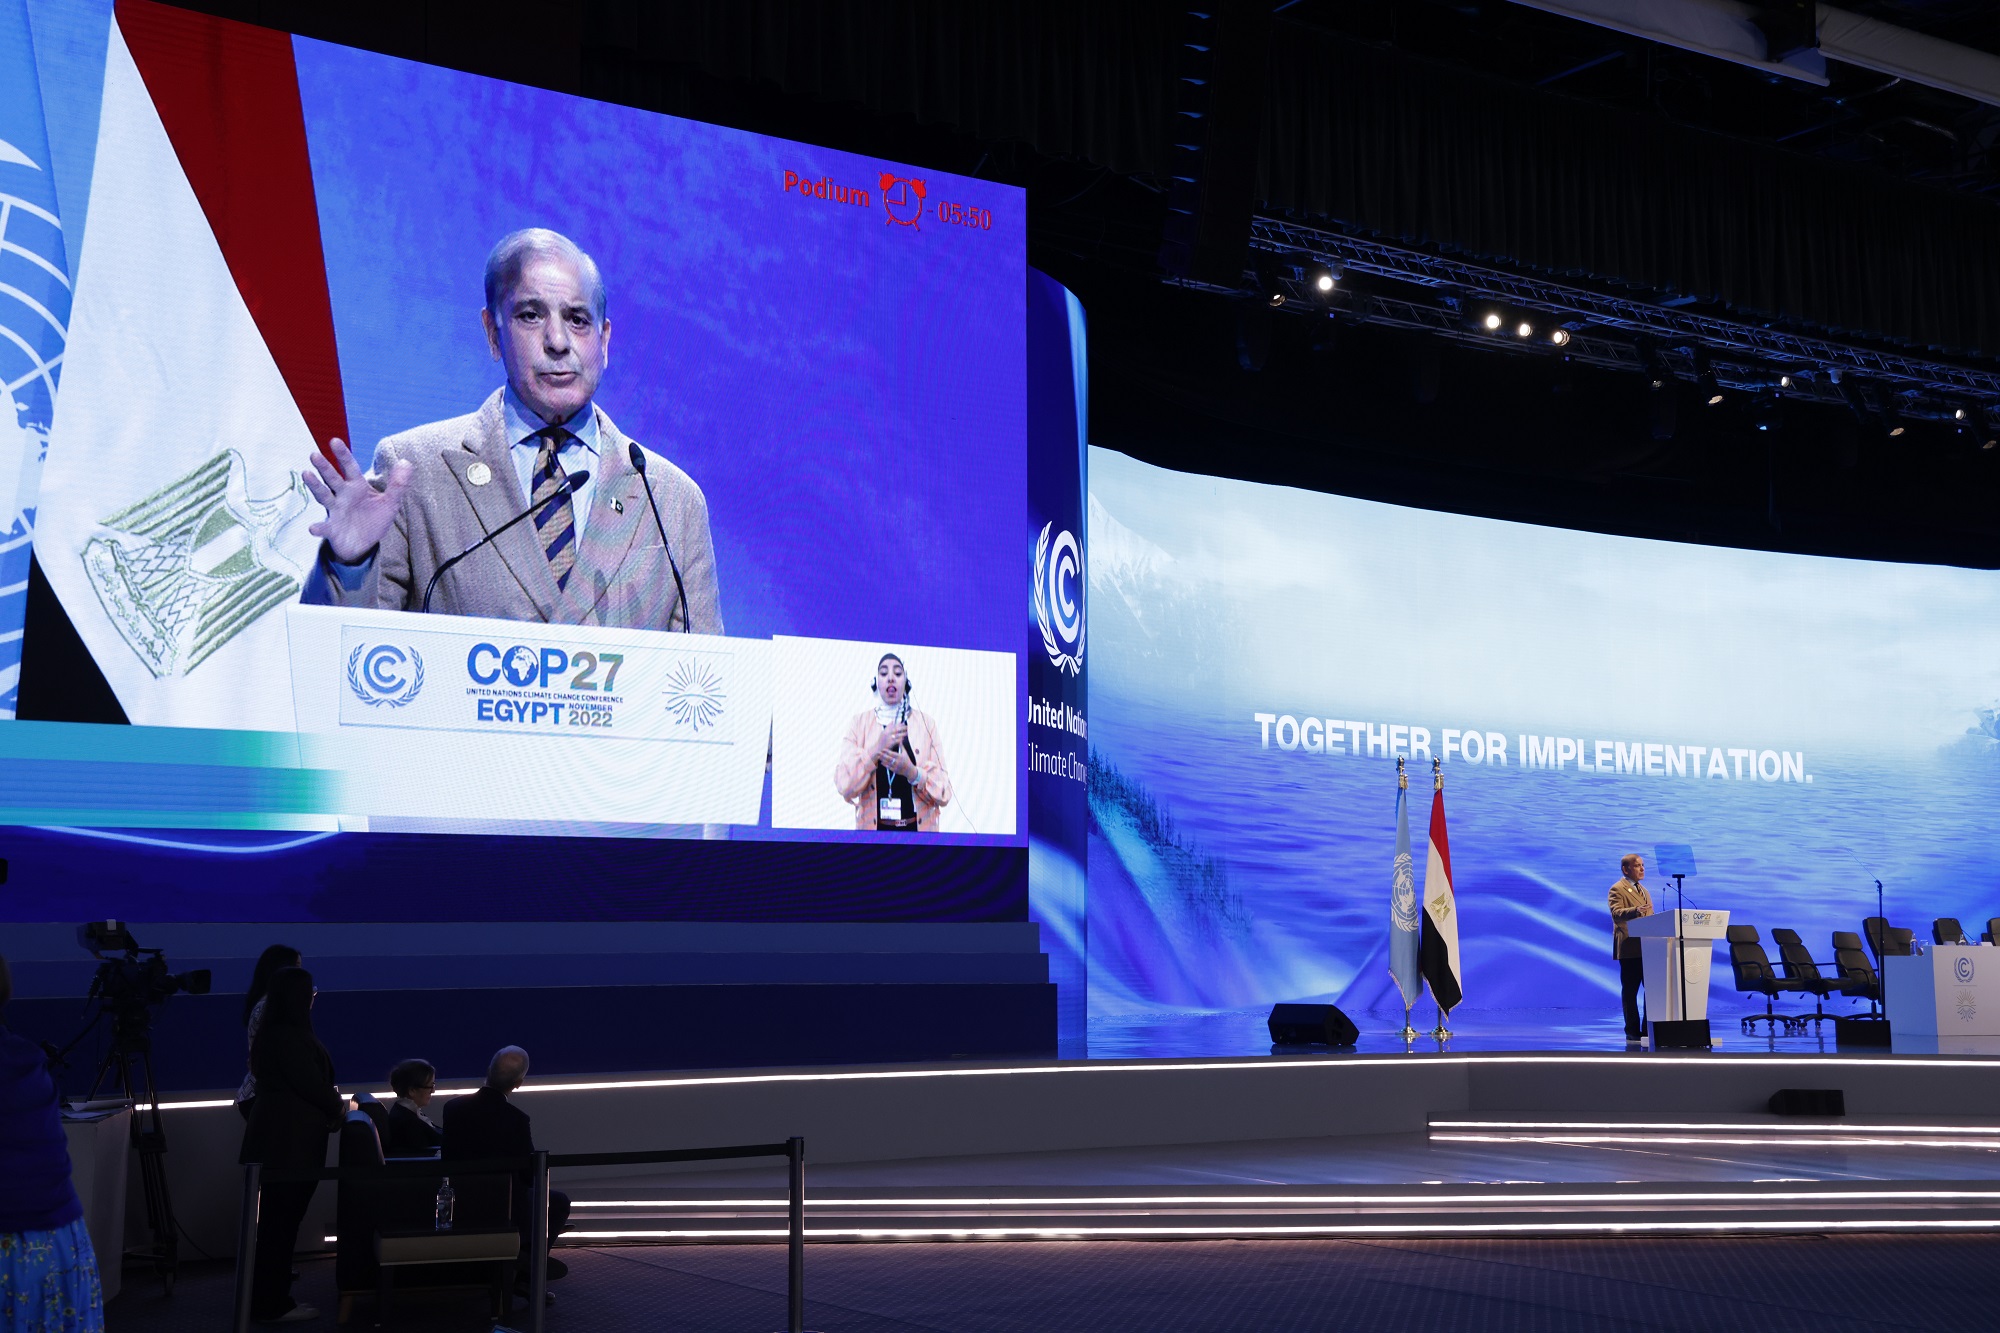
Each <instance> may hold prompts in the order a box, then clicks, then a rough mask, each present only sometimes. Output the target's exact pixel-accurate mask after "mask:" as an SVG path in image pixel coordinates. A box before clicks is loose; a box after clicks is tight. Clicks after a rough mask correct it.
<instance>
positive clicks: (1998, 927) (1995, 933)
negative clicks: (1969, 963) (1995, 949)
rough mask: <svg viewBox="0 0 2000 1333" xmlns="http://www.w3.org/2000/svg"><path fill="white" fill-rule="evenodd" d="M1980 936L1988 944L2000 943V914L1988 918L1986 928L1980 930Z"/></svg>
mask: <svg viewBox="0 0 2000 1333" xmlns="http://www.w3.org/2000/svg"><path fill="white" fill-rule="evenodd" d="M1979 938H1980V939H1982V940H1984V941H1986V942H1987V943H1988V944H2000V916H1989V917H1987V918H1986V929H1984V930H1982V931H1980V932H1979Z"/></svg>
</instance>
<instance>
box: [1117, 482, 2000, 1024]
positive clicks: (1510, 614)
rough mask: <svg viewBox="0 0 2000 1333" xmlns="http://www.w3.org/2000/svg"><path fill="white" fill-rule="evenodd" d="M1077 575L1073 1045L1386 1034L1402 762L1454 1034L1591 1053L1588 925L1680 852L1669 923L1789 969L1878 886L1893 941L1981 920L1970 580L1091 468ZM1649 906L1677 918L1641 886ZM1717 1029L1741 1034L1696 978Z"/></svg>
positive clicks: (1595, 982) (1983, 793)
mask: <svg viewBox="0 0 2000 1333" xmlns="http://www.w3.org/2000/svg"><path fill="white" fill-rule="evenodd" d="M1089 549H1090V552H1091V563H1090V594H1091V597H1092V603H1091V608H1092V625H1091V633H1092V636H1093V643H1094V649H1093V651H1094V653H1095V662H1094V665H1093V668H1092V672H1093V674H1092V680H1091V723H1092V726H1091V740H1092V747H1093V762H1092V768H1091V779H1090V809H1091V830H1090V954H1091V960H1090V963H1091V965H1090V984H1091V1001H1090V1003H1091V1014H1092V1017H1093V1019H1094V1020H1104V1021H1108V1022H1113V1023H1119V1022H1139V1021H1144V1020H1145V1019H1146V1018H1147V1016H1149V1015H1163V1014H1167V1013H1174V1012H1178V1013H1183V1014H1185V1013H1188V1012H1190V1011H1244V1010H1250V1009H1255V1008H1258V1007H1261V1006H1267V1005H1269V1004H1272V1003H1275V1002H1279V1001H1287V1000H1303V999H1322V1000H1332V1001H1333V1002H1335V1003H1337V1004H1339V1005H1340V1006H1341V1007H1342V1008H1344V1009H1347V1010H1348V1011H1349V1012H1350V1013H1351V1014H1354V1015H1356V1016H1357V1017H1359V1016H1361V1015H1370V1016H1373V1017H1375V1018H1376V1019H1377V1020H1383V1019H1393V1020H1394V1024H1395V1025H1397V1026H1399V1025H1400V1022H1401V1019H1402V1003H1401V1000H1400V999H1399V998H1398V996H1397V992H1396V988H1395V984H1394V982H1393V981H1392V979H1391V977H1390V973H1389V918H1390V883H1391V870H1392V863H1393V860H1394V856H1395V795H1396V756H1397V755H1398V754H1402V755H1404V756H1407V757H1408V759H1409V770H1410V775H1411V780H1410V792H1411V806H1412V813H1413V822H1418V823H1419V824H1420V821H1421V820H1422V818H1423V813H1424V811H1425V810H1426V809H1427V808H1428V805H1429V801H1430V791H1431V781H1430V778H1431V762H1432V760H1433V759H1434V758H1435V759H1437V760H1439V761H1441V766H1442V772H1443V776H1444V783H1445V802H1446V807H1447V810H1448V812H1449V818H1450V829H1451V855H1452V871H1453V874H1452V879H1453V882H1454V888H1455V891H1456V897H1457V908H1458V911H1459V914H1460V917H1459V926H1458V936H1459V940H1460V947H1461V949H1462V960H1461V968H1460V975H1461V977H1462V978H1463V981H1464V989H1465V997H1464V1001H1463V1003H1462V1005H1461V1007H1460V1008H1459V1010H1458V1011H1457V1012H1458V1014H1459V1015H1460V1018H1461V1020H1462V1021H1461V1022H1459V1023H1457V1024H1455V1026H1458V1027H1460V1028H1461V1030H1462V1029H1463V1028H1464V1027H1465V1026H1467V1025H1468V1024H1471V1023H1476V1022H1478V1021H1479V1019H1478V1018H1477V1015H1478V1014H1480V1013H1481V1012H1489V1013H1490V1012H1491V1011H1500V1010H1516V1011H1543V1012H1542V1013H1540V1014H1539V1015H1538V1016H1537V1021H1556V1022H1560V1021H1563V1019H1564V1016H1565V1011H1566V1012H1567V1013H1568V1014H1570V1015H1573V1016H1574V1017H1575V1018H1577V1019H1579V1020H1586V1019H1588V1020H1594V1019H1597V1018H1615V1016H1616V1014H1617V1010H1618V991H1617V986H1618V972H1617V966H1616V964H1615V963H1614V962H1613V961H1612V958H1611V923H1610V918H1609V915H1608V913H1607V910H1606V906H1605V891H1606V888H1607V886H1608V885H1610V884H1611V882H1612V881H1614V880H1616V879H1617V878H1618V877H1619V868H1618V861H1619V857H1620V856H1621V855H1623V854H1624V853H1626V852H1634V851H1636V852H1640V853H1643V854H1645V855H1647V856H1649V857H1650V856H1651V855H1652V852H1653V848H1654V847H1655V846H1657V845H1659V844H1662V843H1685V844H1689V845H1691V846H1692V847H1693V848H1694V851H1695V855H1696V858H1697V863H1698V866H1699V873H1698V874H1697V875H1696V876H1695V877H1694V878H1692V879H1689V880H1688V881H1687V882H1686V892H1687V898H1688V903H1689V905H1690V906H1700V907H1705V908H1721V909H1726V910H1728V911H1730V912H1731V913H1732V920H1733V921H1735V922H1739V923H1746V924H1751V925H1755V926H1757V927H1758V929H1759V931H1760V932H1761V933H1762V934H1763V936H1764V938H1765V939H1766V940H1767V941H1768V939H1769V933H1770V930H1771V929H1772V928H1774V927H1790V928H1792V929H1795V930H1797V931H1798V932H1799V933H1800V935H1801V936H1802V937H1803V938H1804V940H1805V941H1806V943H1807V944H1808V946H1810V947H1811V948H1812V950H1813V953H1814V955H1815V956H1816V957H1830V956H1831V949H1830V947H1829V944H1828V934H1829V932H1831V931H1834V930H1857V931H1858V930H1860V929H1861V920H1862V918H1863V917H1864V916H1868V915H1871V914H1873V912H1874V910H1875V880H1876V879H1877V878H1879V879H1880V880H1881V881H1882V883H1883V885H1884V890H1885V894H1886V897H1887V904H1888V916H1889V919H1890V920H1891V921H1892V922H1895V923H1896V924H1899V925H1904V926H1911V927H1915V928H1916V929H1917V930H1918V935H1919V938H1924V937H1926V936H1927V935H1928V927H1929V924H1930V921H1931V919H1932V918H1933V917H1937V916H1956V917H1959V918H1961V919H1962V920H1965V921H1968V922H1971V921H1981V922H1983V921H1985V920H1986V919H1987V918H1988V917H1990V916H1995V915H2000V889H1996V888H1994V887H1993V878H1992V874H1991V868H1990V861H1989V858H1988V856H1987V851H1986V847H1985V843H1986V840H1987V833H1988V830H1989V829H1990V826H1991V818H1992V812H1993V810H1994V809H1995V808H1996V806H2000V573H1995V572H1991V571H1983V570H1969V569H1957V568H1947V567H1939V566H1921V565H1896V564H1883V563H1873V562H1866V561H1856V560H1839V559H1831V558H1825V557H1811V556H1799V555H1788V554H1778V553H1772V552H1763V551H1744V550H1729V549H1722V548H1715V547H1701V546H1689V545H1680V544H1676V543H1671V542H1659V541H1649V540H1640V539H1635V538H1627V537H1617V536H1608V535H1603V534H1598V533H1588V532H1575V531H1568V530H1560V529H1554V528H1540V527H1533V526H1528V525H1523V524H1515V523H1506V522H1499V521H1495V520H1489V519H1478V518H1468V517H1465V516H1462V515H1455V514H1443V513H1434V512H1429V511H1424V510H1415V509H1406V508H1401V507H1398V506H1394V505H1386V504H1378V503H1373V502H1368V501H1362V500H1353V499H1347V498H1343V497H1340V496H1333V495H1325V494H1320V493H1316V492H1309V491H1299V490H1291V489H1286V488H1281V487H1274V486H1264V485H1256V484H1251V483H1247V482H1238V481H1230V480H1225V479H1221V478H1214V477H1201V476H1192V475H1187V474H1183V473H1176V472H1170V471H1166V470H1164V469H1160V468H1155V467H1151V466H1148V465H1146V464H1142V463H1138V462H1134V461H1133V460H1131V459H1130V458H1127V457H1126V456H1125V455H1123V454H1118V453H1114V452H1111V451H1109V450H1105V449H1092V450H1091V457H1090V534H1089ZM1417 836H1418V837H1419V838H1421V837H1422V833H1421V827H1419V829H1418V831H1417ZM1420 873H1421V872H1420ZM1652 888H1653V896H1654V901H1655V903H1656V905H1657V906H1658V907H1660V908H1661V909H1662V910H1664V909H1666V908H1668V907H1670V906H1671V905H1672V893H1673V883H1672V881H1671V880H1667V879H1662V878H1660V877H1658V876H1656V877H1655V880H1654V881H1653V883H1652ZM1420 889H1421V886H1420ZM1711 1003H1712V1005H1713V1008H1714V1010H1715V1011H1716V1012H1718V1013H1719V1014H1721V1015H1724V1016H1727V1015H1730V1014H1734V1013H1737V1012H1740V1011H1741V1009H1742V1007H1743V1003H1745V1002H1740V1001H1739V1000H1738V998H1737V997H1736V996H1735V994H1734V992H1733V991H1731V990H1730V979H1729V973H1728V968H1727V965H1726V961H1723V962H1719V964H1718V967H1717V972H1716V981H1715V983H1714V986H1713V989H1712V992H1711ZM1429 1005H1430V1000H1429V998H1428V997H1426V998H1425V999H1424V1000H1423V1001H1422V1002H1421V1007H1420V1012H1421V1013H1423V1014H1424V1015H1425V1016H1426V1017H1428V1016H1429V1014H1430V1009H1429V1007H1428V1006H1429ZM1758 1007H1759V1008H1761V1007H1762V1006H1761V1003H1760V1004H1759V1005H1758ZM1850 1007H1851V1006H1850V1005H1849V1004H1848V1002H1846V1001H1843V1000H1838V999H1836V1000H1834V1001H1831V1002H1830V1003H1829V1011H1830V1012H1843V1013H1844V1012H1847V1011H1848V1009H1849V1008H1850ZM1549 1011H1555V1012H1549ZM1494 1021H1498V1020H1497V1019H1496V1020H1494ZM1364 1026H1367V1024H1366V1023H1365V1022H1364ZM1375 1026H1376V1027H1378V1028H1379V1027H1381V1026H1383V1023H1382V1022H1380V1021H1378V1022H1377V1023H1376V1024H1375ZM1423 1026H1429V1024H1428V1022H1426V1023H1425V1024H1423ZM1718 1030H1719V1031H1720V1030H1723V1029H1721V1028H1719V1029H1718Z"/></svg>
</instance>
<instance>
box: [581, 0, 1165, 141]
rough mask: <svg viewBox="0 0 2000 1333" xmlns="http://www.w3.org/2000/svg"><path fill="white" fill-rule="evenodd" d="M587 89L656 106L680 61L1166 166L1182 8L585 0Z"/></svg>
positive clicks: (826, 96)
mask: <svg viewBox="0 0 2000 1333" xmlns="http://www.w3.org/2000/svg"><path fill="white" fill-rule="evenodd" d="M586 9H587V12H588V14H589V21H588V23H587V26H586V39H585V40H586V45H585V55H584V59H585V67H584V68H585V82H586V85H587V88H586V90H587V91H589V92H590V93H591V94H592V95H594V96H599V97H610V98H614V99H615V100H619V101H628V102H632V103H634V104H636V105H646V106H660V105H662V101H663V99H665V100H668V101H670V100H673V99H674V98H675V97H676V96H677V95H678V91H679V90H678V87H677V85H676V84H675V83H674V74H675V73H676V72H677V71H679V70H687V69H692V70H696V71H699V72H700V73H701V74H702V75H705V76H707V77H710V78H715V79H722V80H727V81H733V82H746V83H762V84H765V85H768V86H771V87H775V88H776V89H778V90H780V91H782V92H784V93H786V94H789V95H793V96H800V97H807V98H813V99H817V100H820V101H826V102H853V103H858V104H860V105H862V106H865V107H866V108H868V109H869V110H871V111H873V112H876V113H878V114H882V115H907V116H913V117H915V118H916V119H917V120H918V121H919V122H921V123H924V124H934V125H942V126H946V127H949V128H952V129H955V130H958V131H960V132H963V133H966V134H971V135H974V136H976V137H978V138H981V139H985V140H987V141H989V142H991V141H1006V140H1012V141H1019V142H1025V143H1027V144H1030V145H1032V146H1033V147H1034V148H1035V149H1036V150H1037V151H1038V152H1041V153H1043V154H1045V155H1047V156H1050V157H1061V158H1073V159H1077V160H1081V161H1086V162H1090V163H1094V164H1096V165H1099V166H1104V167H1108V168H1110V169H1111V170H1113V171H1118V172H1123V173H1127V174H1131V175H1137V176H1145V177H1157V176H1161V175H1164V173H1165V164H1166V147H1167V143H1166V141H1167V128H1168V123H1169V118H1170V116H1171V107H1172V97H1173V91H1174V88H1173V71H1174V68H1175V64H1174V62H1175V61H1176V60H1177V59H1178V49H1179V42H1180V39H1181V14H1180V11H1179V10H1178V9H1176V8H1174V7H1173V6H1171V5H1161V4H1157V3H1140V2H1137V0H1101V2H1092V3H1074V2H1069V3H1065V2H1064V0H1011V3H1010V2H1009V0H995V2H994V3H980V4H940V3H937V2H936V0H811V2H807V0H699V2H697V3H685V4H671V5H663V4H659V3H657V0H591V2H590V3H589V4H588V5H587V6H586Z"/></svg>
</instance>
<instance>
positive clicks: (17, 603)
mask: <svg viewBox="0 0 2000 1333" xmlns="http://www.w3.org/2000/svg"><path fill="white" fill-rule="evenodd" d="M69 306H70V302H69V260H68V257H67V254H66V252H65V250H64V247H63V234H62V223H61V222H60V221H59V220H58V218H57V213H56V187H55V173H54V170H53V164H52V162H51V160H50V156H49V138H48V132H47V128H46V125H45V124H44V121H43V116H42V90H41V81H40V78H39V76H38V75H37V72H36V68H35V44H34V35H33V33H32V32H31V31H30V30H29V27H28V6H27V0H0V718H9V717H12V716H14V701H15V697H16V695H17V693H18V691H19V688H20V680H21V635H22V626H23V622H24V620H25V618H26V615H27V605H28V558H29V555H30V554H31V552H32V550H33V546H34V529H35V495H36V491H37V489H38V487H39V484H40V480H41V472H42V461H43V459H44V458H45V457H46V456H47V454H48V443H49V428H50V425H51V423H52V422H53V421H54V419H55V401H56V385H57V383H58V382H59V380H60V379H61V375H62V357H63V346H64V344H65V343H66V342H67V340H68V338H69V313H70V310H69Z"/></svg>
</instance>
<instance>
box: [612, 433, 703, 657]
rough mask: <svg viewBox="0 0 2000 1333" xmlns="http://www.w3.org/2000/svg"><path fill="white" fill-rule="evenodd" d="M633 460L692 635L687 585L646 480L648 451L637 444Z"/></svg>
mask: <svg viewBox="0 0 2000 1333" xmlns="http://www.w3.org/2000/svg"><path fill="white" fill-rule="evenodd" d="M627 452H628V454H629V455H630V456H631V459H632V470H633V471H634V472H636V473H638V474H639V485H640V486H641V488H643V489H644V490H645V492H646V503H647V504H648V505H650V506H652V509H653V526H654V527H655V528H657V529H658V530H659V533H660V549H661V550H662V551H665V552H666V553H667V568H668V569H671V570H673V571H674V590H675V592H676V593H677V594H678V595H679V598H680V607H681V632H682V633H683V634H686V633H691V632H692V631H693V630H694V625H693V624H692V623H691V620H690V618H689V615H688V590H687V585H686V584H685V583H682V582H681V567H680V566H679V565H677V564H675V563H674V548H673V546H672V544H671V543H669V542H668V541H667V525H666V524H664V523H662V522H660V502H659V501H658V500H655V499H654V498H653V483H652V482H650V481H647V480H646V451H645V450H644V449H641V448H640V447H639V446H638V445H637V444H636V443H635V444H633V445H632V446H631V448H630V449H629V450H628V451H627ZM667 623H668V624H669V625H671V624H673V623H674V612H673V608H672V607H669V608H667Z"/></svg>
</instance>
